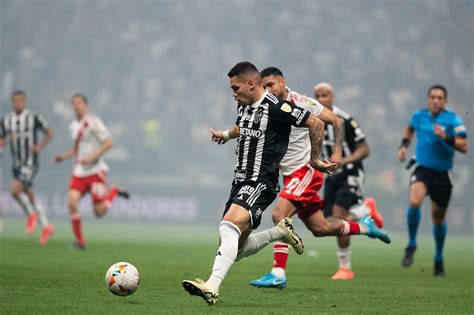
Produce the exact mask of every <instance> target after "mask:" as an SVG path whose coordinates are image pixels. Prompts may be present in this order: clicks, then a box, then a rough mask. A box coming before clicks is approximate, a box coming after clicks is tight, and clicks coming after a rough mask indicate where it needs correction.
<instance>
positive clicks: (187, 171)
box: [0, 0, 474, 232]
mask: <svg viewBox="0 0 474 315" xmlns="http://www.w3.org/2000/svg"><path fill="white" fill-rule="evenodd" d="M473 12H474V4H473V2H472V1H469V0H455V1H447V0H445V1H441V0H425V1H422V0H415V1H409V0H402V1H389V0H384V1H373V0H355V1H352V0H338V1H330V0H323V1H313V0H296V1H283V0H260V1H237V0H232V1H230V0H229V1H228V0H226V1H217V0H200V1H186V0H179V1H164V0H163V1H146V0H139V1H125V0H115V1H106V0H101V1H92V0H74V1H57V0H44V1H1V2H0V20H1V22H0V82H1V85H0V91H1V94H0V97H1V98H0V99H1V103H2V107H1V109H2V110H1V114H4V113H6V112H8V111H9V110H10V107H9V94H10V92H11V91H12V90H13V89H17V88H21V89H25V90H26V91H27V93H28V106H29V108H30V109H32V110H36V111H39V112H41V113H42V114H43V115H44V116H45V117H46V119H47V120H48V121H49V122H50V124H51V126H52V129H53V132H54V135H55V138H54V140H53V142H52V143H51V144H50V146H49V147H48V148H47V149H46V151H45V152H44V153H43V154H42V156H41V168H40V172H39V175H38V177H37V181H36V186H37V191H38V192H40V193H43V195H42V196H43V198H44V200H45V203H46V204H47V205H48V207H49V210H48V211H49V212H51V213H53V214H60V213H61V212H62V211H63V212H64V214H66V213H67V209H66V207H65V206H64V203H63V202H62V201H61V200H63V199H62V197H65V193H66V191H67V184H68V180H69V173H70V165H61V166H54V165H53V164H52V162H51V161H52V156H53V155H54V154H55V153H56V152H62V151H65V150H66V149H67V148H69V147H71V146H72V142H71V140H70V137H69V132H68V125H69V123H70V122H71V120H72V119H73V115H72V111H71V108H70V96H71V95H72V94H73V93H76V92H81V93H84V94H86V95H87V96H88V97H89V100H90V107H91V111H92V112H93V113H94V114H96V115H98V116H99V117H101V118H103V120H104V121H105V123H106V124H107V125H108V127H109V128H110V130H111V132H112V135H113V138H114V143H115V146H114V149H113V150H112V151H111V152H110V153H108V154H107V156H106V160H107V161H108V162H109V164H110V166H111V171H110V175H111V178H112V179H113V180H117V181H119V182H122V183H123V184H124V185H127V186H128V187H129V188H130V190H131V191H132V193H134V199H133V201H132V202H131V203H129V204H128V205H127V204H123V203H119V204H118V206H117V208H118V210H117V211H116V212H115V217H120V215H124V216H132V217H136V218H138V219H139V218H149V217H153V213H155V214H156V217H160V218H164V219H167V220H170V221H174V220H179V221H189V220H190V221H193V222H194V221H195V220H200V221H201V222H209V223H214V222H217V221H218V219H219V214H220V213H221V211H222V206H223V203H224V202H225V200H226V198H227V196H228V193H229V190H230V184H231V180H232V176H233V173H232V171H233V166H234V148H235V144H233V143H230V144H227V145H225V146H223V147H217V146H215V145H214V144H212V143H211V142H210V141H209V132H208V128H210V127H212V128H217V129H227V128H228V127H229V126H231V124H233V122H234V120H235V113H236V112H235V108H236V104H235V103H234V101H233V99H232V96H231V90H230V88H229V84H228V78H227V76H226V73H227V71H228V70H229V69H230V67H232V66H233V65H234V64H235V63H236V62H239V61H242V60H249V61H252V62H254V63H255V64H256V65H257V66H258V67H259V68H261V69H263V68H264V67H267V66H276V67H278V68H280V69H281V70H282V71H283V72H284V74H285V76H286V78H287V82H288V85H289V87H290V88H292V89H294V90H297V91H298V92H300V93H302V94H306V95H312V87H313V86H314V85H315V84H316V83H318V82H321V81H327V82H329V83H331V84H332V85H333V86H334V88H335V95H336V104H337V105H338V106H339V107H341V108H343V109H344V110H346V111H347V112H349V113H351V114H352V115H353V116H354V117H355V118H356V119H357V120H358V121H359V123H360V124H361V126H362V129H363V131H364V132H365V134H366V136H367V140H368V143H369V145H370V148H371V156H370V157H369V158H368V159H367V160H366V161H365V168H366V171H367V177H366V193H367V195H370V196H374V197H375V198H376V199H377V200H378V202H379V207H380V209H381V211H382V213H383V214H384V215H385V216H386V217H387V219H386V222H387V226H388V228H393V229H396V228H402V227H404V222H405V215H404V209H405V207H406V205H407V187H408V177H409V173H408V172H407V171H406V170H405V169H404V166H403V165H401V164H399V163H398V162H397V160H396V152H397V149H398V146H399V143H400V138H401V131H402V128H403V126H404V125H405V124H407V122H408V121H409V118H410V115H411V113H412V112H413V111H414V110H416V109H418V108H422V107H424V106H425V96H426V91H427V89H428V87H429V86H430V85H432V84H435V83H440V84H444V85H446V86H447V88H448V92H449V106H450V107H451V108H452V109H454V110H455V111H456V112H457V113H459V114H460V115H461V117H462V118H463V119H464V121H465V124H466V126H467V127H468V133H469V134H470V130H471V127H470V126H472V125H473V122H474V121H473V113H472V100H473V96H474V92H473V91H474V84H473V83H474V79H473V73H474V71H473V70H474V67H473V60H474V59H473V58H472V52H473V51H474V39H473V29H472V19H473ZM2 171H3V179H2V186H3V190H4V191H5V189H6V188H7V187H8V183H9V180H10V178H11V174H10V173H11V172H10V160H9V152H7V153H6V154H5V158H4V160H3V161H2ZM473 175H474V174H473V155H472V150H471V153H469V154H468V155H467V156H459V155H458V156H457V158H456V164H455V168H454V177H455V183H456V186H455V188H454V194H453V199H452V207H451V209H450V210H449V211H450V216H449V218H450V219H449V220H451V224H450V225H451V226H453V229H452V231H453V232H455V231H467V230H471V231H472V229H473V228H474V211H473V210H474V209H473V208H474V207H473V196H472V187H473ZM3 196H4V198H3V207H4V211H6V212H7V213H13V212H14V211H13V210H12V209H15V208H14V207H13V206H12V207H11V206H10V205H13V204H12V203H11V202H10V201H8V200H6V199H8V197H7V196H8V194H7V193H4V194H3ZM54 200H57V202H55V201H54ZM87 208H88V205H87V204H85V205H84V206H83V211H84V212H85V213H86V212H88V210H87ZM140 209H142V210H140ZM160 209H161V210H160ZM163 209H164V210H163ZM426 211H428V209H427V208H426V209H425V213H427V212H426ZM17 213H18V214H21V212H20V211H19V210H18V211H17ZM143 213H148V214H147V215H142V214H143ZM177 213H178V214H179V215H177ZM427 217H428V216H427V215H426V216H425V220H428V219H427ZM264 221H268V222H267V223H268V224H270V215H269V214H266V217H264Z"/></svg>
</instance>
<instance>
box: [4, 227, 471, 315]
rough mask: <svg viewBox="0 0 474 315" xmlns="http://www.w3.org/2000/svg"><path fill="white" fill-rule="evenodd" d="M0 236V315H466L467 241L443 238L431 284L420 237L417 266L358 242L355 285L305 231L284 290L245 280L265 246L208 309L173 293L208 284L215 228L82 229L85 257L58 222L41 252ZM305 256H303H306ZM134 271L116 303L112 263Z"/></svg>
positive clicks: (330, 250) (266, 258)
mask: <svg viewBox="0 0 474 315" xmlns="http://www.w3.org/2000/svg"><path fill="white" fill-rule="evenodd" d="M5 224H6V230H5V231H4V232H3V234H1V235H0V284H1V285H0V314H86V313H87V314H149V313H168V314H202V313H205V314H224V313H225V314H303V313H305V314H329V313H331V314H332V313H346V314H347V313H352V314H394V313H398V314H415V313H422V314H427V313H432V314H435V313H437V314H464V313H466V314H473V313H474V302H473V301H474V246H473V242H472V235H471V236H452V235H449V234H448V239H447V244H446V253H445V267H446V277H445V278H434V277H433V276H432V254H433V242H432V239H431V237H430V236H428V235H427V236H425V237H421V240H420V244H419V250H418V252H417V254H416V256H415V263H414V265H413V266H412V267H411V268H409V269H402V267H400V258H401V254H402V251H403V248H404V243H405V236H404V235H395V237H394V242H393V243H392V244H391V245H385V244H383V243H381V242H378V241H375V240H370V239H367V238H366V237H359V238H358V239H357V240H355V241H354V242H353V268H354V270H355V272H356V278H355V279H354V280H353V281H347V282H335V281H332V280H330V277H331V275H332V274H333V273H334V271H335V270H336V267H337V261H336V257H335V240H334V239H333V238H326V239H315V238H313V237H311V236H310V235H309V234H308V233H307V232H303V231H302V230H303V229H302V228H301V225H298V229H299V231H301V232H302V233H301V234H302V236H303V239H304V241H305V244H306V246H305V249H306V253H305V254H303V256H297V255H296V254H295V253H294V252H293V253H291V254H290V258H289V267H288V274H287V275H288V287H287V288H286V289H284V290H274V289H256V288H253V287H251V286H250V285H249V284H248V282H249V280H251V279H253V278H256V277H258V276H260V275H262V274H263V273H265V272H267V271H268V270H269V268H270V267H271V263H272V252H271V247H270V246H269V247H268V248H266V249H264V250H263V251H262V252H260V253H258V254H257V255H255V256H253V257H250V258H246V259H244V260H242V261H241V262H239V263H236V264H234V266H233V267H232V269H231V271H230V273H229V274H228V277H227V278H226V280H225V282H224V284H223V286H222V287H221V299H220V302H219V304H218V305H215V306H211V307H209V306H207V305H206V304H205V303H204V301H203V300H202V299H200V298H197V297H192V296H190V295H188V294H187V293H185V292H184V290H183V289H182V287H181V280H182V279H189V278H194V277H202V278H206V277H207V276H208V275H209V271H210V268H211V265H212V262H213V258H214V254H215V251H216V248H217V247H216V245H217V227H207V228H193V229H184V228H183V227H180V228H173V227H170V226H167V227H164V226H160V225H152V224H145V225H138V224H131V225H125V224H123V223H122V224H119V223H114V222H112V221H107V220H105V221H99V220H93V221H85V222H84V229H85V236H86V238H87V240H88V250H87V251H85V252H74V251H71V250H69V245H70V244H71V242H72V235H71V232H70V230H69V226H68V225H67V224H66V222H63V223H62V224H61V223H60V224H58V225H57V226H58V232H57V233H56V235H55V237H54V239H53V240H52V241H51V243H50V244H48V245H47V246H40V245H39V244H38V243H37V239H36V238H37V235H35V237H34V238H31V237H28V236H26V235H24V234H23V221H22V220H21V221H20V220H18V219H8V220H7V221H6V223H5ZM308 253H309V254H308ZM117 261H128V262H130V263H132V264H134V265H135V266H136V267H137V268H138V269H139V271H140V273H141V284H140V287H139V288H138V290H137V292H136V293H135V294H133V295H132V296H129V297H125V298H122V297H117V296H114V295H112V294H111V293H109V292H108V291H107V289H106V287H105V283H104V275H105V271H106V270H107V268H108V267H109V266H110V265H111V264H112V263H114V262H117Z"/></svg>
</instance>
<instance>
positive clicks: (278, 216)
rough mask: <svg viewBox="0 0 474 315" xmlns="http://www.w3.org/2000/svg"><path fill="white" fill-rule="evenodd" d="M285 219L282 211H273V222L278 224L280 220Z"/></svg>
mask: <svg viewBox="0 0 474 315" xmlns="http://www.w3.org/2000/svg"><path fill="white" fill-rule="evenodd" d="M283 219H284V216H283V215H282V214H281V213H280V212H273V213H272V220H273V223H275V224H277V223H278V222H280V221H281V220H283Z"/></svg>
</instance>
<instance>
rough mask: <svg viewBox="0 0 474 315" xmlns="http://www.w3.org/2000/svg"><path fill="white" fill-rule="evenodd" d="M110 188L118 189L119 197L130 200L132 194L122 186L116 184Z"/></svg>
mask: <svg viewBox="0 0 474 315" xmlns="http://www.w3.org/2000/svg"><path fill="white" fill-rule="evenodd" d="M110 186H111V187H115V188H117V195H119V196H120V197H122V198H125V199H130V193H129V192H128V190H126V189H125V188H123V187H122V186H121V185H119V184H116V183H114V184H112V185H110Z"/></svg>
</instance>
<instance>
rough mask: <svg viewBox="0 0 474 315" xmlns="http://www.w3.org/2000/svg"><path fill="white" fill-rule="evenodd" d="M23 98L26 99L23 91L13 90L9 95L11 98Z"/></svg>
mask: <svg viewBox="0 0 474 315" xmlns="http://www.w3.org/2000/svg"><path fill="white" fill-rule="evenodd" d="M18 95H20V96H23V97H24V98H26V92H25V91H24V90H15V91H13V92H12V94H11V98H13V97H14V96H18Z"/></svg>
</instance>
